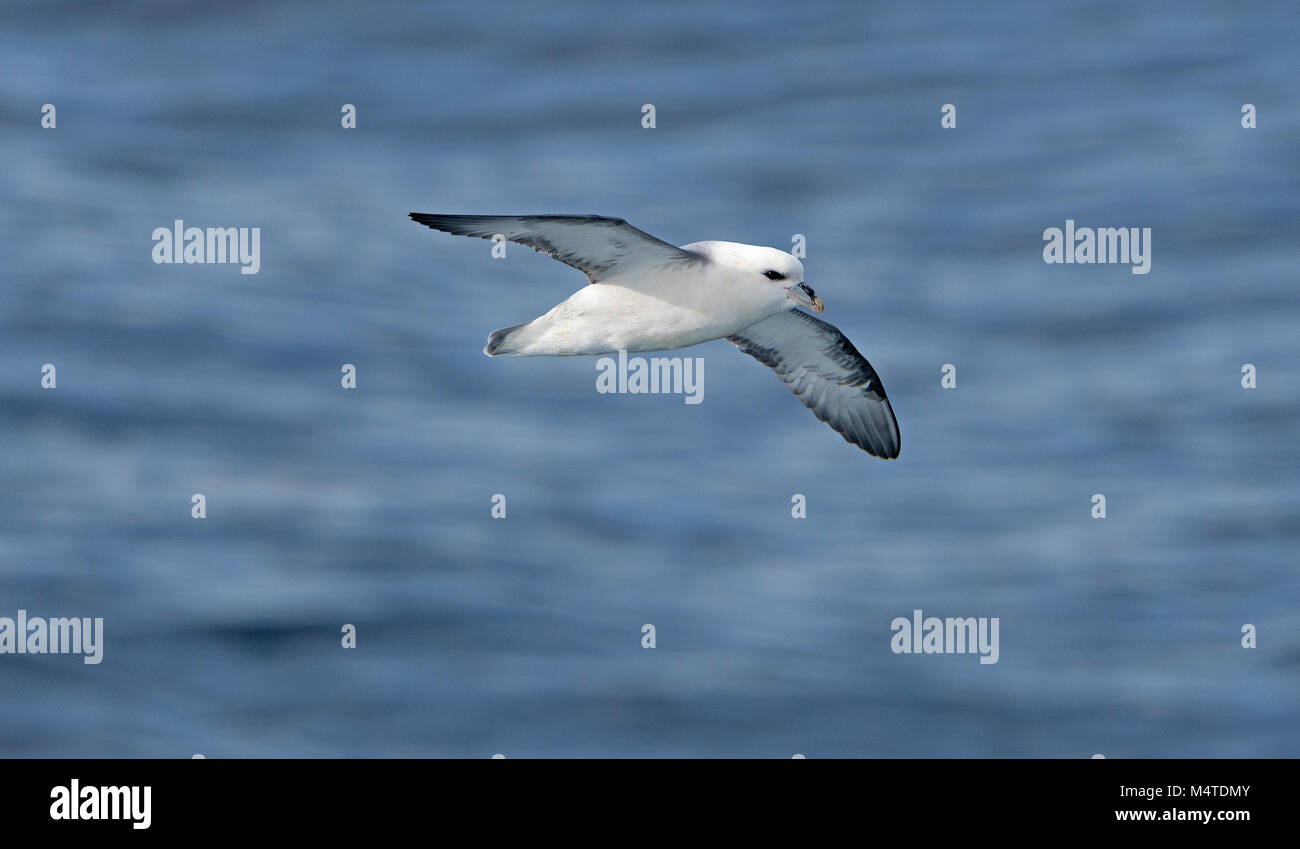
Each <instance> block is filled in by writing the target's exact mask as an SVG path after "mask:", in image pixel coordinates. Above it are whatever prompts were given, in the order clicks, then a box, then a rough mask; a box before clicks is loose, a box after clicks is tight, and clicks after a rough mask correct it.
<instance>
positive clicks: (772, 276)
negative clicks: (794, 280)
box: [763, 271, 785, 280]
mask: <svg viewBox="0 0 1300 849" xmlns="http://www.w3.org/2000/svg"><path fill="white" fill-rule="evenodd" d="M763 276H764V277H766V278H767V279H768V280H784V279H785V275H784V274H782V273H781V272H779V271H764V272H763Z"/></svg>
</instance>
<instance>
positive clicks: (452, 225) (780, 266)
mask: <svg viewBox="0 0 1300 849" xmlns="http://www.w3.org/2000/svg"><path fill="white" fill-rule="evenodd" d="M411 219H412V220H414V221H416V222H418V223H420V224H424V225H426V226H428V227H432V228H433V229H435V230H442V231H444V232H447V233H452V234H455V235H457V236H476V237H478V238H480V239H491V238H493V237H495V236H497V235H500V236H504V237H505V238H506V239H508V240H509V241H511V242H517V243H518V244H521V245H525V246H527V247H530V248H532V249H533V250H535V251H540V252H541V253H544V254H547V255H548V256H550V257H552V258H554V259H557V260H559V261H560V262H563V263H565V264H566V265H571V266H573V267H574V268H576V269H578V270H579V271H581V272H583V273H584V274H586V275H587V282H588V283H589V284H591V285H588V286H585V287H583V288H582V289H579V290H578V291H577V292H574V293H573V294H572V295H570V296H569V297H568V298H567V299H566V300H564V301H562V302H561V303H560V304H558V305H557V306H556V307H555V308H554V309H552V310H551V311H550V312H548V313H546V314H545V315H542V316H539V317H538V318H535V319H533V320H532V321H530V322H528V323H526V324H520V325H516V326H514V327H506V328H504V329H502V330H497V331H494V332H493V333H492V334H491V335H490V336H489V337H488V343H487V347H485V348H484V349H483V351H484V353H486V354H487V355H488V356H490V357H498V356H512V357H541V356H553V357H564V356H583V355H595V354H611V353H616V352H618V351H627V352H629V353H634V352H643V351H664V350H669V349H673V348H685V347H687V346H690V345H698V344H699V343H701V342H708V341H709V340H711V339H726V340H727V341H728V342H731V343H732V344H733V345H735V346H736V347H738V348H740V350H742V351H744V352H745V353H746V354H749V355H750V356H752V357H754V358H755V359H756V360H758V361H759V362H761V363H762V364H763V365H765V366H768V367H769V368H771V369H772V370H773V371H775V372H776V374H777V376H778V377H780V378H781V380H783V381H784V382H785V385H786V386H788V387H790V389H791V391H793V392H794V394H795V395H796V396H798V398H799V400H800V401H802V402H803V403H804V406H806V407H807V408H808V409H810V410H812V411H813V414H814V415H816V416H817V418H819V419H821V420H822V421H824V422H826V423H827V424H828V425H830V426H831V427H832V428H833V429H834V430H835V431H836V432H837V433H839V434H840V435H841V436H843V437H844V438H845V439H846V440H847V441H849V442H851V443H853V444H854V445H856V446H858V447H859V448H861V449H862V450H864V451H866V452H867V453H868V454H871V455H873V456H875V457H882V458H885V459H890V460H892V459H893V458H895V457H897V456H898V451H899V446H900V442H899V435H898V420H897V419H895V418H894V411H893V409H892V408H891V407H890V406H889V398H888V397H887V396H886V395H885V387H884V386H883V385H882V384H881V382H880V376H879V375H878V374H876V370H875V369H873V368H872V367H871V364H870V363H868V362H867V361H866V359H865V358H863V356H862V355H861V354H859V353H858V349H857V348H855V347H853V343H852V342H850V341H849V340H848V339H847V338H845V336H844V334H843V333H841V332H840V331H839V330H837V329H836V328H835V327H834V326H833V325H831V324H828V323H826V322H824V321H822V320H821V319H819V318H815V317H814V316H812V315H809V314H808V313H806V312H804V311H803V310H800V309H797V307H801V306H802V307H810V308H812V309H813V310H814V311H815V312H819V313H820V312H821V311H822V310H823V309H825V304H823V303H822V299H821V298H819V297H817V295H816V294H815V293H814V292H813V290H812V288H811V287H809V286H808V284H806V283H804V282H803V264H802V263H800V262H799V260H798V259H796V258H795V257H793V256H791V255H790V254H788V253H786V252H785V251H779V250H777V249H775V248H766V247H759V246H757V245H742V244H738V243H736V242H693V243H692V244H689V245H684V246H682V247H680V248H678V247H674V246H673V245H670V244H668V243H667V242H663V241H660V240H659V239H656V238H655V237H654V236H651V235H650V234H648V233H643V232H641V231H640V230H638V229H636V228H635V227H633V226H632V225H630V224H628V223H627V222H626V221H624V220H623V219H622V218H604V217H601V216H597V215H431V214H428V213H423V212H412V213H411Z"/></svg>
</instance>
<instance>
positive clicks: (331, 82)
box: [0, 0, 1300, 757]
mask: <svg viewBox="0 0 1300 849" xmlns="http://www.w3.org/2000/svg"><path fill="white" fill-rule="evenodd" d="M0 21H2V22H3V25H2V26H0V150H2V151H3V157H2V159H3V163H4V164H3V166H2V167H0V234H2V235H0V240H2V241H3V251H2V255H3V273H2V275H0V435H2V436H3V450H2V451H0V457H2V458H3V459H2V460H0V616H9V617H13V616H14V615H15V612H16V611H17V610H19V609H24V610H26V611H28V614H29V615H31V616H50V617H53V616H90V617H103V619H104V634H105V636H104V657H103V662H102V663H100V664H98V665H86V664H83V663H82V662H81V661H80V660H79V659H78V658H76V657H70V656H49V655H46V656H32V655H21V656H20V655H10V654H6V655H0V754H4V755H130V756H136V755H148V756H163V757H171V756H176V757H188V756H190V755H191V754H193V753H196V752H202V753H204V754H206V755H207V756H208V757H223V756H225V757H228V756H238V755H245V756H271V755H276V756H279V755H306V756H361V755H384V756H388V755H433V756H443V755H466V756H476V757H486V756H488V755H490V754H493V753H496V752H501V753H505V754H507V756H509V757H526V756H538V755H545V756H571V755H639V756H661V755H692V756H694V755H735V756H764V755H770V756H781V757H789V756H790V755H791V754H793V753H795V752H799V753H803V754H806V755H807V756H809V757H832V756H901V755H919V756H1019V755H1026V756H1065V757H1087V756H1089V755H1091V754H1093V753H1105V754H1106V755H1107V756H1108V757H1126V756H1130V757H1131V756H1143V755H1146V756H1193V755H1208V756H1233V755H1249V756H1254V755H1290V756H1296V755H1300V719H1298V718H1297V717H1298V716H1300V711H1298V710H1297V706H1298V704H1300V606H1298V602H1300V581H1297V555H1298V554H1300V487H1298V486H1297V483H1298V482H1300V476H1298V474H1297V472H1298V465H1297V454H1296V439H1295V436H1296V428H1295V423H1296V420H1297V418H1298V417H1300V400H1298V398H1300V394H1298V393H1300V380H1298V379H1297V373H1296V366H1297V360H1298V359H1300V310H1297V286H1296V281H1297V267H1298V263H1297V260H1298V259H1300V257H1298V255H1297V254H1298V244H1300V242H1298V240H1297V224H1298V223H1300V192H1298V191H1297V189H1300V179H1298V169H1297V156H1296V139H1297V137H1298V136H1297V134H1298V133H1300V117H1298V116H1300V111H1298V110H1300V98H1298V97H1297V91H1296V86H1295V81H1296V79H1297V53H1298V51H1297V47H1296V45H1297V44H1300V18H1298V16H1297V15H1296V14H1295V8H1294V4H1288V3H1275V4H1271V3H1250V2H1245V3H1241V2H1239V3H1232V4H1222V3H1177V4H1173V3H1151V4H1138V5H1134V4H1129V3H1120V2H1113V1H1112V0H1105V1H1104V2H1094V3H1087V4H1071V3H1059V2H1044V3H1014V4H1012V3H1008V4H1003V5H994V4H983V3H981V4H963V3H956V2H945V3H937V4H890V5H876V4H865V3H855V2H816V1H815V0H814V2H809V3H800V4H787V3H777V2H767V0H760V2H753V3H746V4H743V6H741V5H735V6H731V7H725V6H721V5H711V4H687V3H681V4H636V5H634V6H628V7H622V6H616V5H614V4H606V3H596V2H589V3H568V2H560V3H547V4H526V3H504V4H491V3H475V4H464V5H448V4H431V5H428V6H417V5H415V4H404V3H395V2H370V3H366V4H352V3H328V2H327V3H303V2H278V3H267V4H190V5H184V4H180V5H177V4H170V3H161V2H156V3H135V4H96V3H70V2H69V3H50V2H15V3H9V4H6V6H5V9H4V11H3V13H0ZM46 103H51V104H54V105H55V106H56V107H57V127H56V128H55V129H42V128H41V126H40V117H41V107H42V105H43V104H46ZM345 103H350V104H354V105H355V106H356V109H357V127H356V129H353V130H344V129H342V128H341V126H340V109H341V106H342V104H345ZM946 103H951V104H954V105H955V106H956V108H957V126H956V128H955V129H951V130H945V129H942V128H941V127H940V117H941V113H940V108H941V106H942V105H943V104H946ZM1244 103H1251V104H1254V105H1255V107H1256V109H1257V113H1258V119H1257V120H1258V126H1257V128H1255V129H1249V130H1248V129H1243V128H1242V126H1241V123H1240V117H1241V107H1242V104H1244ZM644 104H653V105H654V106H655V110H656V126H655V127H654V128H653V129H645V128H643V127H642V125H641V118H642V106H643V105H644ZM411 210H419V211H429V212H466V213H473V212H532V213H537V212H576V213H599V214H606V215H617V216H622V217H625V218H627V219H628V220H629V221H631V222H632V223H633V224H635V225H636V226H638V227H641V228H642V229H645V230H647V231H649V232H651V233H654V234H655V235H657V236H660V237H661V238H664V239H666V240H668V241H672V242H674V243H677V244H684V243H687V242H691V241H696V240H701V239H726V240H733V241H741V242H748V243H756V244H768V245H772V246H775V247H780V248H787V249H788V248H789V247H790V245H791V240H792V237H793V235H794V234H802V235H804V236H805V237H806V240H807V259H806V260H805V261H804V264H805V268H806V270H807V275H808V280H809V281H810V283H811V284H812V285H813V286H814V287H815V288H816V290H817V293H818V294H819V295H820V296H822V297H823V298H824V299H825V300H826V303H827V312H826V314H825V316H824V317H825V318H826V319H828V320H830V321H831V322H833V323H835V324H836V325H837V326H839V327H840V328H841V329H842V330H844V332H845V333H846V334H847V335H848V336H849V337H850V338H851V339H853V340H854V342H855V343H856V344H857V346H858V347H859V348H860V349H861V350H862V351H863V353H864V354H865V355H866V356H867V357H868V358H869V359H870V360H871V362H872V363H873V365H874V366H875V367H876V368H877V370H878V371H879V372H880V374H881V376H882V378H883V380H884V383H885V386H886V388H887V389H888V391H889V394H890V397H891V399H892V401H893V405H894V408H895V410H896V412H897V414H898V418H899V421H900V425H901V429H902V437H903V452H902V457H901V459H899V460H898V461H896V462H892V463H887V462H882V461H879V460H875V459H872V458H870V457H868V456H867V455H865V454H864V453H862V452H860V451H858V450H857V449H855V448H853V447H851V446H849V445H848V444H846V443H845V442H843V441H842V440H841V439H840V438H839V437H838V436H837V435H836V434H834V433H833V432H832V431H830V430H829V429H828V428H826V427H825V426H824V425H822V424H821V423H819V422H817V421H816V420H815V419H814V418H813V417H812V415H811V414H809V413H808V411H807V410H805V409H804V408H803V407H802V406H801V405H800V404H799V402H798V401H797V400H796V399H795V398H794V397H793V396H792V395H791V394H790V393H789V392H788V391H787V390H786V389H785V388H784V387H783V386H782V385H781V384H780V383H779V382H778V381H777V380H776V379H775V378H774V377H773V375H772V374H771V373H770V372H769V371H768V370H767V369H766V368H764V367H762V366H760V365H758V364H757V363H755V362H754V361H752V360H750V359H749V358H748V357H745V356H743V355H742V354H740V353H739V352H737V351H736V350H735V349H734V348H732V346H730V345H728V344H726V343H725V342H714V343H710V344H708V345H705V346H700V347H699V348H696V349H692V350H690V351H686V352H682V353H683V354H684V355H688V356H698V357H702V358H703V359H704V363H705V400H704V402H703V403H702V404H699V405H686V404H684V403H683V400H682V398H681V396H674V395H654V396H643V395H603V394H598V393H597V392H596V391H595V376H596V370H595V365H594V361H593V360H592V359H590V358H565V359H521V360H502V359H488V358H487V357H484V356H483V354H482V352H481V349H482V346H483V344H484V341H485V338H486V336H487V334H488V332H490V331H491V330H494V329H496V328H499V327H506V326H509V325H513V324H518V323H520V322H524V321H527V320H529V319H530V318H532V317H534V316H535V315H538V314H540V313H542V312H544V311H545V310H547V309H549V308H550V307H551V306H552V305H554V304H555V303H557V302H559V301H560V300H562V299H563V298H564V297H565V296H567V295H568V294H569V293H570V292H571V291H573V290H574V289H576V288H577V287H578V286H580V285H582V284H583V279H582V276H581V275H580V274H579V273H578V272H576V271H574V270H573V269H570V268H566V267H565V266H563V265H560V264H558V263H554V262H552V261H550V260H549V259H547V258H545V257H542V256H539V255H537V254H534V253H532V252H531V251H528V250H526V249H524V248H521V247H518V246H511V248H510V249H509V251H508V253H507V258H506V259H505V260H503V261H498V260H493V259H492V258H491V256H490V253H489V252H490V247H491V246H490V244H489V243H487V242H479V241H471V240H468V239H461V238H456V237H452V236H448V235H444V234H439V233H434V232H432V231H430V230H427V229H425V228H423V227H419V226H417V225H415V224H412V223H411V222H410V221H408V220H407V219H406V213H407V212H408V211H411ZM178 218H179V219H183V220H184V221H185V222H186V224H188V225H192V226H200V227H208V226H220V227H228V226H242V227H259V228H261V252H262V255H261V270H260V272H259V273H258V274H255V275H243V274H240V273H239V271H238V268H237V267H236V266H234V265H159V264H155V263H154V262H153V261H152V259H151V249H152V247H153V243H152V241H151V233H152V231H153V230H154V228H156V227H170V226H171V225H172V222H173V220H175V219H178ZM1067 219H1073V220H1075V221H1076V222H1077V223H1078V224H1079V226H1097V227H1109V226H1114V227H1150V228H1151V230H1152V265H1151V271H1150V273H1149V274H1147V275H1133V274H1131V273H1130V270H1129V268H1128V267H1127V266H1123V265H1047V264H1045V263H1044V262H1043V259H1042V247H1043V240H1042V233H1043V231H1044V229H1045V228H1048V227H1063V226H1064V224H1065V221H1066V220H1067ZM45 363H52V364H55V365H56V366H57V381H58V382H57V388H56V389H53V390H43V389H42V388H41V386H40V379H41V367H42V365H43V364H45ZM344 363H352V364H355V365H356V367H357V375H358V386H357V389H356V390H354V391H346V390H343V389H341V387H340V382H339V381H340V367H341V366H342V364H344ZM1245 363H1250V364H1253V365H1254V366H1255V367H1256V368H1257V372H1258V385H1257V388H1255V389H1252V390H1247V389H1243V388H1242V386H1241V383H1240V381H1241V368H1242V366H1243V364H1245ZM944 364H953V365H955V366H956V368H957V377H958V384H957V388H956V389H951V390H945V389H942V388H941V386H940V377H941V371H940V370H941V368H942V366H943V365H944ZM194 493H203V494H204V495H205V496H206V499H207V518H206V519H204V520H201V521H200V520H195V519H192V518H191V516H190V508H191V501H190V499H191V496H192V494H194ZM495 493H501V494H504V495H505V496H506V498H507V503H508V518H506V519H505V520H494V519H492V518H491V516H490V514H489V509H490V506H491V504H490V499H491V497H492V496H493V494H495ZM795 493H800V494H803V495H804V496H805V497H806V499H807V518H806V519H801V520H796V519H793V518H791V515H790V509H791V498H792V496H793V494H795ZM1094 493H1103V494H1105V496H1106V498H1107V516H1106V518H1105V519H1104V520H1099V519H1094V518H1093V517H1092V515H1091V508H1092V501H1091V499H1092V496H1093V494H1094ZM914 609H922V610H924V611H925V614H926V615H927V616H929V615H933V616H940V617H947V616H961V617H967V616H972V617H998V618H999V621H1000V642H1001V644H1000V657H999V661H998V663H996V664H980V663H978V661H977V659H976V658H975V657H974V656H973V655H969V654H968V655H920V656H917V655H900V654H894V653H893V652H892V651H891V650H890V638H891V636H892V633H891V630H890V623H891V621H892V620H893V619H894V618H895V617H900V616H902V617H910V616H911V613H912V611H913V610H914ZM344 623H351V624H354V625H355V626H356V628H357V648H355V649H351V650H345V649H343V648H341V646H340V628H341V627H342V625H343V624H344ZM646 623H651V624H653V625H654V626H655V628H656V637H657V644H656V648H654V649H653V650H648V649H643V648H642V646H641V628H642V625H643V624H646ZM1246 624H1251V625H1253V626H1255V628H1256V629H1257V632H1258V647H1257V648H1254V649H1246V648H1243V647H1242V645H1241V629H1242V627H1243V625H1246Z"/></svg>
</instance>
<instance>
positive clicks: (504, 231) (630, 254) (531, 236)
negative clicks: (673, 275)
mask: <svg viewBox="0 0 1300 849" xmlns="http://www.w3.org/2000/svg"><path fill="white" fill-rule="evenodd" d="M410 215H411V220H412V221H415V222H418V223H420V224H423V225H425V226H426V227H432V228H433V229H435V230H442V231H444V232H447V233H452V234H454V235H456V236H477V237H478V238H480V239H491V238H492V237H494V236H496V235H497V234H500V235H502V236H505V237H506V239H508V240H509V241H511V242H517V243H518V244H521V245H525V246H527V247H530V248H532V249H533V250H535V251H540V252H541V253H544V254H546V255H548V256H550V257H552V258H554V259H558V260H559V261H560V262H562V263H564V264H565V265H571V266H573V267H574V268H576V269H578V270H579V271H581V272H583V273H584V274H586V275H587V280H588V281H589V282H591V283H599V282H600V280H601V279H602V278H606V277H611V276H613V275H614V274H618V273H622V272H624V271H627V270H629V269H634V268H652V267H655V266H661V265H668V264H671V263H680V262H704V261H705V260H704V259H703V258H702V257H701V256H700V255H698V254H693V253H690V252H689V251H684V250H682V249H681V248H678V247H675V246H673V245H670V244H668V243H667V242H664V241H661V240H659V239H656V238H655V237H654V236H651V235H650V234H649V233H643V232H641V231H640V230H638V229H636V228H635V227H633V226H632V225H631V224H628V223H627V222H626V221H624V220H623V219H622V218H604V217H601V216H599V215H433V214H430V213H427V212H412V213H411V214H410Z"/></svg>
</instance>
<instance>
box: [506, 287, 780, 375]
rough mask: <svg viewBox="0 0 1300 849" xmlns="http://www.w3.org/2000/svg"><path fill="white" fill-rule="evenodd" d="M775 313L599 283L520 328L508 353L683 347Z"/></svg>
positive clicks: (741, 302) (706, 294) (706, 295)
mask: <svg viewBox="0 0 1300 849" xmlns="http://www.w3.org/2000/svg"><path fill="white" fill-rule="evenodd" d="M776 303H777V307H776V309H779V308H780V301H777V302H776ZM775 311H776V310H775V309H773V307H772V305H771V304H770V303H766V302H764V303H759V304H755V303H753V302H752V301H751V300H750V299H746V298H743V297H729V295H728V292H727V291H726V290H725V289H724V290H722V291H719V290H717V289H714V290H712V291H708V290H702V291H699V292H693V291H689V290H682V291H677V292H668V293H662V294H660V293H656V294H654V295H651V294H647V293H645V292H642V291H638V290H636V289H632V288H628V287H625V286H622V285H619V284H617V283H598V284H594V285H591V286H587V287H585V288H583V289H580V290H578V291H577V292H575V293H574V294H573V295H572V296H570V297H569V298H568V299H567V300H565V301H564V302H563V303H560V304H559V305H557V306H556V307H555V308H554V309H552V310H551V311H550V312H548V313H546V314H545V315H543V316H541V317H539V318H537V319H534V320H533V321H532V322H530V323H529V324H528V325H526V326H525V327H523V328H520V332H519V335H518V337H517V338H515V337H513V336H512V339H511V344H512V347H513V348H514V350H513V351H512V353H514V354H515V355H516V356H524V357H529V356H575V355H590V354H608V353H613V352H616V351H629V352H639V351H664V350H668V349H672V348H685V347H687V346H690V345H698V344H699V343H701V342H707V341H709V340H710V339H718V338H720V337H723V336H727V335H730V334H732V333H735V332H736V331H738V330H741V329H743V328H745V327H748V326H749V325H751V324H753V323H755V322H757V321H761V320H763V319H764V318H766V317H768V316H769V315H771V314H773V313H774V312H775Z"/></svg>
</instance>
